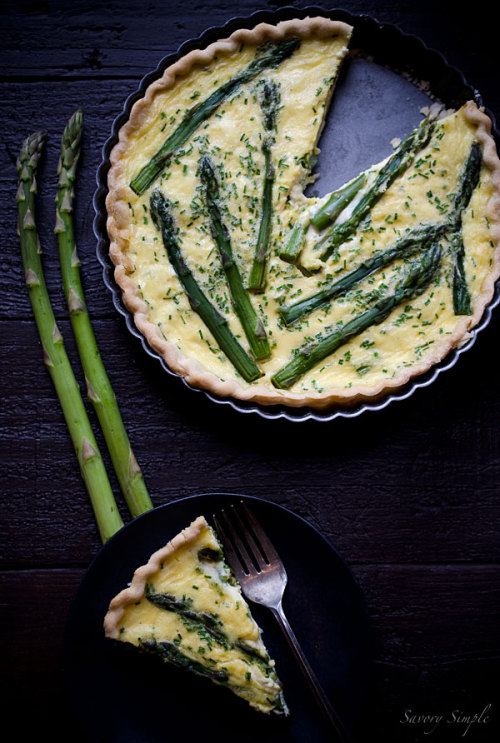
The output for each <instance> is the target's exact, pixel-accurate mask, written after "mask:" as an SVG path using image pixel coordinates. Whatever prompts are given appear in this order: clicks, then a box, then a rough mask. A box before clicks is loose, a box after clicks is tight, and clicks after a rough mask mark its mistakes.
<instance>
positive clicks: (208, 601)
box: [104, 516, 288, 714]
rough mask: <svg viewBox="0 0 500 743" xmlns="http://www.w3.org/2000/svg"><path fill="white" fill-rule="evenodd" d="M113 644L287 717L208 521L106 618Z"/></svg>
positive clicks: (151, 564) (178, 540)
mask: <svg viewBox="0 0 500 743" xmlns="http://www.w3.org/2000/svg"><path fill="white" fill-rule="evenodd" d="M104 632H105V635H106V637H108V638H110V639H112V640H117V641H121V642H125V643H130V644H132V645H135V646H136V647H137V648H139V649H140V650H142V651H146V652H150V653H154V654H156V655H157V656H159V657H160V658H161V659H162V660H164V661H166V662H167V663H172V664H174V665H176V666H179V667H181V668H184V669H187V670H189V671H192V672H193V673H195V674H198V675H200V676H203V677H205V678H207V679H210V680H211V681H213V682H214V683H216V684H221V685H223V686H226V687H227V688H228V689H231V691H232V692H234V693H235V694H236V695H237V696H239V697H242V698H243V699H245V700H246V701H247V702H248V703H249V704H250V705H251V706H252V707H254V708H255V709H257V710H260V711H261V712H264V713H270V712H275V713H279V714H288V709H287V706H286V703H285V701H284V698H283V691H282V685H281V683H280V681H279V679H278V677H277V674H276V671H275V668H274V665H275V664H274V661H273V660H271V658H270V657H269V654H268V652H267V650H266V648H265V646H264V643H263V641H262V637H261V630H260V629H259V626H258V625H257V623H256V622H255V620H254V618H253V617H252V615H251V613H250V609H249V606H248V604H247V602H246V601H245V599H244V597H243V595H242V592H241V588H240V586H239V584H238V583H237V581H236V579H235V578H234V576H233V574H232V572H231V570H230V569H229V567H228V565H227V564H226V562H225V561H224V556H223V552H222V547H221V544H220V542H219V541H218V539H217V537H216V535H215V533H214V531H213V529H212V528H211V527H210V525H209V524H208V523H207V521H206V519H205V518H204V517H203V516H199V517H198V518H197V519H195V520H194V521H193V522H192V523H191V524H190V525H189V526H188V527H187V528H186V529H184V530H183V531H182V532H180V533H179V534H178V535H177V536H175V537H174V538H173V539H172V540H171V541H170V542H168V543H167V544H166V545H165V546H164V547H163V548H161V549H159V550H158V551H156V552H155V553H154V554H153V555H151V557H150V559H149V561H148V562H147V564H146V565H143V566H141V567H139V568H138V569H137V570H136V571H135V573H134V576H133V579H132V582H131V583H130V585H129V586H128V587H127V588H125V589H124V590H122V591H121V592H120V593H119V594H118V595H117V596H115V597H114V598H113V599H112V601H111V603H110V606H109V609H108V612H107V614H106V616H105V618H104Z"/></svg>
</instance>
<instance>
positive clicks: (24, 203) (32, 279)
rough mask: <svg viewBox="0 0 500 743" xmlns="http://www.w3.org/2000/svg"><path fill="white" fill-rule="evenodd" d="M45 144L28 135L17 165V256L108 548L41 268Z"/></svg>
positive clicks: (110, 518)
mask: <svg viewBox="0 0 500 743" xmlns="http://www.w3.org/2000/svg"><path fill="white" fill-rule="evenodd" d="M44 143H45V133H44V132H37V133H35V134H32V135H31V136H29V137H28V138H27V139H26V140H25V142H24V144H23V146H22V148H21V151H20V154H19V158H18V161H17V171H18V177H19V187H18V191H17V202H18V219H19V237H20V242H21V253H22V259H23V265H24V271H25V277H26V285H27V287H28V292H29V297H30V301H31V305H32V308H33V314H34V317H35V321H36V325H37V328H38V333H39V336H40V340H41V343H42V348H43V357H44V361H45V365H46V367H47V370H48V372H49V374H50V377H51V379H52V382H53V384H54V387H55V390H56V393H57V396H58V398H59V401H60V404H61V407H62V410H63V413H64V417H65V420H66V423H67V426H68V429H69V433H70V435H71V440H72V443H73V446H74V448H75V452H76V455H77V458H78V463H79V465H80V471H81V474H82V477H83V480H84V482H85V485H86V488H87V491H88V494H89V497H90V500H91V503H92V507H93V509H94V513H95V517H96V521H97V524H98V528H99V533H100V535H101V539H102V541H103V542H106V541H107V540H108V539H109V537H111V536H112V535H113V534H114V533H115V532H116V531H118V530H119V529H120V528H121V527H122V526H123V523H122V519H121V517H120V514H119V512H118V508H117V505H116V502H115V499H114V496H113V492H112V489H111V485H110V483H109V479H108V476H107V473H106V469H105V467H104V463H103V460H102V458H101V454H100V452H99V448H98V446H97V443H96V440H95V437H94V434H93V431H92V428H91V425H90V422H89V419H88V416H87V412H86V410H85V406H84V403H83V400H82V397H81V393H80V389H79V386H78V383H77V381H76V379H75V376H74V373H73V370H72V368H71V364H70V361H69V358H68V355H67V353H66V350H65V346H64V342H63V338H62V335H61V333H60V332H59V329H58V327H57V324H56V320H55V317H54V312H53V310H52V305H51V303H50V298H49V294H48V291H47V287H46V284H45V278H44V273H43V267H42V260H41V249H40V244H39V239H38V233H37V227H36V221H35V194H36V180H35V176H36V170H37V166H38V162H39V158H40V155H41V153H42V150H43V146H44Z"/></svg>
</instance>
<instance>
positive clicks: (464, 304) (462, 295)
mask: <svg viewBox="0 0 500 743" xmlns="http://www.w3.org/2000/svg"><path fill="white" fill-rule="evenodd" d="M482 164H483V155H482V151H481V145H480V144H479V142H477V141H474V142H473V143H472V147H471V150H470V154H469V157H468V159H467V162H466V163H465V166H464V168H463V170H462V173H461V174H460V181H459V184H458V189H457V192H456V194H455V200H454V211H453V214H452V215H451V222H452V225H453V230H454V231H453V234H452V236H451V239H450V244H451V250H452V255H453V258H454V267H453V309H454V312H455V315H470V314H471V312H472V307H471V298H470V292H469V287H468V285H467V277H466V275H465V266H464V260H465V248H464V241H463V237H462V217H463V213H464V211H465V209H467V207H468V205H469V202H470V199H471V196H472V193H473V191H474V189H475V188H476V186H477V184H478V183H479V177H480V174H481V167H482Z"/></svg>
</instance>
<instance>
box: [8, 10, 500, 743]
mask: <svg viewBox="0 0 500 743" xmlns="http://www.w3.org/2000/svg"><path fill="white" fill-rule="evenodd" d="M281 5H283V3H282V2H255V0H239V2H237V3H236V4H235V3H234V2H228V0H218V1H217V2H215V0H208V2H206V3H202V2H198V0H182V2H181V0H166V2H165V1H163V2H158V0H154V1H147V2H145V3H142V4H140V3H137V2H135V3H132V2H128V1H127V0H121V2H116V1H115V0H108V2H107V3H97V2H89V1H88V0H87V1H86V2H82V1H81V0H75V1H74V2H72V3H65V2H62V1H61V0H58V1H54V2H50V1H48V2H47V1H44V0H40V2H37V1H36V0H29V1H28V0H16V1H15V2H14V0H4V2H3V4H2V10H1V19H0V28H1V32H0V33H1V70H0V75H1V106H2V118H1V122H2V147H1V151H0V157H1V159H2V166H1V170H0V189H1V192H0V193H1V199H2V209H1V210H0V221H1V225H2V271H1V274H0V288H1V293H2V301H1V305H0V329H1V333H2V365H1V370H2V376H1V399H2V404H1V409H0V421H1V423H0V432H1V441H2V452H1V457H2V494H3V503H2V562H1V566H0V571H1V572H0V577H1V581H2V599H1V603H2V613H1V620H2V625H1V643H2V649H1V651H0V658H1V659H2V664H3V666H4V674H3V677H4V680H5V684H4V690H3V691H2V701H3V702H5V703H6V710H7V717H5V716H4V718H3V724H2V727H3V729H4V730H7V723H6V720H7V719H8V718H11V721H12V724H13V726H14V734H13V736H11V737H12V738H13V739H14V740H16V741H25V740H26V741H28V740H29V741H35V740H41V739H42V738H43V737H47V739H48V740H51V741H59V740H61V741H63V740H64V741H68V740H71V741H73V743H77V741H80V740H82V741H83V740H84V738H83V735H82V734H81V732H80V727H79V723H78V721H77V720H76V719H75V718H74V715H73V713H72V711H71V709H70V705H69V702H68V699H67V696H66V691H65V689H64V686H63V681H62V673H61V650H62V641H63V632H64V627H65V622H66V617H67V613H68V608H69V605H70V601H71V598H72V597H73V595H74V594H75V592H76V590H77V588H78V586H79V583H80V581H81V579H82V578H83V576H84V574H85V571H86V569H87V567H88V565H89V563H90V562H91V560H92V559H93V557H94V556H95V555H96V554H97V552H98V551H99V549H100V546H101V544H100V540H99V536H98V532H97V528H96V525H95V522H94V519H93V515H92V511H91V507H90V505H89V502H88V498H87V495H86V492H85V490H84V487H83V484H82V481H81V479H80V475H79V472H78V468H77V465H76V460H75V457H74V453H73V449H72V446H71V443H70V440H69V436H68V433H67V429H66V427H65V423H64V420H63V418H62V414H61V411H60V408H59V406H58V403H57V400H56V398H55V393H54V390H53V387H52V384H51V382H50V379H49V376H48V374H47V372H46V370H45V369H44V367H43V363H42V355H41V350H40V344H39V341H38V338H37V334H36V330H35V325H34V322H33V319H32V314H31V308H30V304H29V301H28V296H27V292H26V288H25V285H24V278H23V270H22V265H21V259H20V251H19V245H18V239H17V236H16V228H15V224H16V205H15V191H16V173H15V159H16V156H17V153H18V151H19V148H20V145H21V143H22V141H23V139H24V138H25V137H26V136H27V135H28V134H29V133H31V132H32V131H34V130H35V129H39V128H45V129H46V130H47V131H48V134H49V140H48V148H47V155H46V157H45V158H44V161H43V165H42V168H41V172H40V178H39V192H40V193H39V207H38V215H39V229H40V237H41V241H42V245H43V247H44V253H45V255H44V261H45V269H46V278H47V282H48V287H49V291H50V294H51V297H52V299H53V302H54V306H55V311H56V315H57V319H58V322H59V323H60V327H61V330H62V332H63V335H64V337H65V340H66V343H67V346H68V349H69V353H70V356H71V357H72V358H73V359H76V354H75V348H74V345H73V340H72V335H71V328H70V326H69V323H68V319H67V312H66V309H65V306H64V302H63V299H62V295H61V288H60V276H59V269H58V261H57V259H56V252H55V251H56V246H55V242H54V236H53V233H52V224H53V195H54V186H55V168H56V163H57V157H58V147H59V141H60V135H61V132H62V128H63V125H64V123H65V122H66V120H67V119H68V118H69V116H70V115H71V113H72V112H73V111H74V110H75V109H76V108H77V107H78V106H80V105H82V106H83V109H84V115H85V135H84V143H83V155H82V160H81V167H80V171H79V178H78V193H77V208H76V215H75V219H76V230H77V236H78V248H79V252H80V257H81V259H82V263H83V267H82V272H83V281H84V284H85V290H86V292H87V299H88V305H89V309H90V312H91V315H92V318H93V320H94V327H95V331H96V335H97V338H98V342H99V345H100V348H101V352H102V356H103V359H104V362H105V364H106V367H107V369H108V372H109V375H110V377H111V380H112V383H113V386H114V389H115V392H116V395H117V397H118V400H119V402H120V405H121V409H122V412H123V417H124V419H125V423H126V425H127V428H128V431H129V434H130V437H131V440H132V442H133V447H134V450H135V453H136V456H137V458H138V460H139V462H140V463H141V466H142V469H143V471H144V473H145V476H146V479H147V483H148V486H149V489H150V492H151V494H152V498H153V500H154V503H155V505H160V504H166V503H169V502H171V501H173V500H175V499H177V498H179V497H182V496H186V495H191V494H196V493H199V492H212V491H213V492H217V491H230V492H237V493H238V492H240V493H249V494H253V495H257V496H261V497H264V498H268V499H270V500H271V501H274V502H276V503H279V504H282V505H284V506H287V507H289V508H290V509H292V510H293V511H295V512H296V513H297V514H299V515H301V516H303V517H305V518H307V519H308V520H309V521H310V522H311V523H312V524H313V525H314V526H315V527H317V528H318V529H320V531H321V532H322V533H323V534H324V535H325V537H327V539H329V540H330V541H331V543H332V544H333V545H334V546H335V547H336V548H337V550H338V551H339V552H340V554H341V555H342V556H343V557H344V558H345V560H346V561H347V563H348V564H349V566H350V568H351V569H352V572H353V574H354V576H355V578H356V579H357V581H358V582H359V584H360V586H361V588H362V590H363V592H364V595H365V597H366V602H367V606H368V610H369V614H370V618H371V622H372V627H373V633H374V638H375V651H374V683H373V688H372V689H371V691H370V695H369V699H368V702H367V707H366V710H365V712H364V715H363V719H362V720H361V722H360V726H359V731H358V739H359V740H360V741H371V740H374V739H376V740H384V741H391V742H392V741H402V742H404V743H406V742H410V741H423V740H428V739H432V740H436V741H440V742H441V741H445V740H451V741H460V740H462V739H463V738H465V740H468V741H494V740H499V739H500V738H499V737H498V736H499V734H500V723H499V720H500V698H499V690H500V684H499V677H500V639H499V632H498V629H499V625H500V623H499V619H500V605H499V577H500V576H499V573H500V571H499V565H498V560H499V557H500V550H499V530H498V520H499V516H500V499H499V497H498V496H499V493H498V483H499V480H500V456H499V448H498V444H499V440H498V431H499V426H498V420H499V415H500V397H499V395H498V363H497V362H496V361H495V360H494V354H495V351H496V350H497V345H498V343H497V337H498V331H499V330H500V313H499V312H498V311H497V312H496V313H495V315H494V317H493V320H492V322H491V323H490V325H489V326H488V327H487V328H486V329H485V330H484V331H483V332H482V333H480V335H479V337H478V340H477V342H476V344H475V345H474V347H473V348H472V349H471V350H470V351H469V352H467V354H465V355H463V356H462V357H461V358H460V360H459V363H458V364H457V365H456V366H455V367H454V368H452V369H451V370H449V371H447V372H445V373H443V374H441V375H440V376H439V377H438V379H437V380H436V382H435V383H434V384H433V385H432V386H430V387H428V388H425V389H421V390H419V391H418V392H417V393H416V394H415V395H414V396H413V397H411V398H410V399H408V400H406V401H404V402H396V403H394V404H392V405H390V406H389V407H388V408H386V409H385V410H383V411H380V412H377V413H373V412H370V413H366V414H364V415H363V416H361V417H359V418H355V419H352V420H342V419H340V420H336V421H333V422H330V423H316V422H314V421H311V422H306V423H300V424H297V423H290V422H287V421H286V420H276V421H268V420H263V419H261V418H259V417H258V416H257V415H255V414H252V415H245V416H243V415H241V414H239V413H237V412H235V411H233V410H232V409H231V408H229V407H227V406H218V405H214V403H212V402H211V401H209V400H207V399H206V398H205V397H204V396H203V395H202V394H197V393H193V392H191V391H189V390H188V389H186V388H185V387H184V385H183V384H182V383H181V382H179V381H178V380H176V379H174V378H172V377H170V376H168V375H166V374H165V372H164V371H163V370H162V369H161V367H160V365H159V364H158V363H157V362H156V361H155V360H153V359H151V358H150V357H149V356H147V355H146V354H145V353H144V351H143V349H142V347H141V345H140V343H139V342H138V341H137V339H135V338H133V337H131V335H130V334H129V332H128V331H127V329H126V327H125V323H124V320H123V318H122V317H121V316H119V315H118V314H117V312H116V311H115V309H114V307H113V304H112V301H111V296H110V294H109V292H108V291H107V290H106V289H105V287H104V284H103V279H102V273H101V267H100V265H99V263H98V260H97V258H96V252H95V249H96V240H95V237H94V234H93V230H92V222H93V217H94V213H93V207H92V196H93V192H94V189H95V174H96V170H97V168H98V165H99V162H100V158H101V148H102V146H103V144H104V142H105V141H106V139H107V137H108V136H109V133H110V129H111V124H112V121H113V119H114V118H115V116H117V115H118V113H119V112H120V110H121V108H122V104H123V102H124V100H125V99H126V97H127V96H128V95H129V94H131V93H132V92H133V91H134V90H135V89H136V87H137V84H138V81H139V80H140V79H141V78H142V76H143V75H145V74H146V73H147V72H149V71H150V70H151V69H153V68H154V67H155V66H156V64H157V63H158V62H159V60H160V59H161V58H162V57H163V56H165V55H166V54H169V53H173V52H175V51H176V50H177V48H178V47H179V45H180V44H181V43H183V42H184V41H185V40H186V39H188V38H191V37H194V36H197V35H199V34H200V33H201V32H202V31H203V30H204V29H205V28H207V27H208V26H210V25H222V24H223V23H225V22H226V21H227V20H229V19H230V18H231V17H233V16H234V15H242V16H246V15H249V14H250V13H252V12H254V11H255V10H265V9H271V10H272V9H275V8H277V7H279V6H281ZM306 5H307V3H304V2H297V3H296V6H297V7H306ZM342 7H344V8H345V9H346V10H348V11H351V12H353V13H367V14H370V15H372V16H375V17H376V18H378V19H379V20H380V21H382V22H388V23H389V22H390V23H395V24H397V25H398V26H399V27H400V28H401V29H402V30H403V31H405V32H407V33H412V34H416V35H418V36H420V37H421V38H422V39H423V40H424V41H425V42H426V43H427V44H428V45H429V46H430V47H433V48H436V49H439V50H440V51H441V52H442V53H444V54H445V55H446V57H447V59H448V61H449V62H450V63H451V64H453V65H456V66H458V67H459V68H460V69H461V70H462V72H463V73H464V75H465V77H466V79H467V80H468V81H469V83H470V84H471V85H473V86H474V87H476V88H477V89H478V90H480V92H481V93H482V96H483V100H484V102H485V104H486V105H487V107H488V108H489V109H490V110H491V111H492V112H493V113H495V114H496V115H500V86H499V84H498V50H497V48H498V38H497V37H498V31H497V30H496V25H497V24H496V23H493V22H492V19H491V17H490V18H489V17H488V14H487V10H486V9H487V7H488V3H486V2H484V0H480V1H479V2H476V3H474V4H471V11H472V13H473V15H472V17H470V16H468V15H465V14H464V13H460V12H459V11H458V9H457V5H456V3H451V2H444V3H439V4H435V3H433V2H431V1H430V0H422V1H421V2H416V1H415V2H408V1H401V2H398V3H395V2H389V0H385V1H384V0H380V2H376V1H375V0H365V2H363V1H362V0H360V1H353V2H344V3H343V6H342ZM75 369H76V372H77V376H78V379H79V380H80V381H81V373H80V369H79V367H78V366H76V365H75ZM90 416H91V420H94V419H93V417H92V416H93V412H92V411H91V410H90ZM99 441H101V439H99ZM113 484H114V486H115V489H116V490H117V488H116V483H115V482H114V481H113ZM123 515H124V518H125V519H126V518H127V516H126V513H125V511H124V512H123ZM489 705H491V707H489ZM483 711H485V712H484V714H483V717H482V722H481V723H474V724H472V725H471V726H470V727H469V728H467V727H466V726H465V725H464V724H459V723H458V722H455V723H453V722H451V721H452V720H453V719H454V717H453V715H454V713H455V712H457V713H460V714H462V715H474V714H478V715H479V714H480V713H481V712H483ZM424 714H440V715H442V716H443V721H442V723H441V724H439V725H437V726H432V725H431V726H430V725H429V724H428V725H427V726H426V725H424V724H423V723H422V722H421V721H419V720H417V719H416V718H414V717H412V715H424ZM446 720H448V722H446ZM430 728H432V732H431V731H430ZM188 740H189V736H188ZM144 743H146V742H144ZM224 743H226V742H224ZM305 743H307V742H306V741H305Z"/></svg>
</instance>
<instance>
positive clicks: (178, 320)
mask: <svg viewBox="0 0 500 743" xmlns="http://www.w3.org/2000/svg"><path fill="white" fill-rule="evenodd" d="M352 30H353V29H352V27H351V26H349V25H347V24H345V23H343V22H339V21H335V20H331V19H329V18H323V17H314V18H305V19H297V20H291V21H284V22H282V23H279V24H277V25H275V26H274V25H270V24H260V25H258V26H256V27H255V28H254V29H250V30H249V29H239V30H237V31H235V32H234V33H233V34H232V35H231V36H230V37H229V38H227V39H224V40H220V41H219V42H217V43H214V44H212V45H210V46H208V47H207V48H206V49H199V50H196V51H193V52H190V53H189V54H187V55H186V56H184V57H182V58H181V59H180V60H178V61H177V62H175V63H174V64H172V65H171V66H170V67H168V68H167V69H166V70H165V72H164V74H163V76H162V77H161V78H160V79H158V80H156V81H155V82H153V83H152V84H151V85H150V86H149V87H148V89H147V91H146V93H145V95H144V97H143V98H142V99H140V100H139V101H137V102H136V103H135V104H134V106H133V107H132V110H131V114H130V117H129V119H128V120H127V122H126V123H125V124H124V125H123V126H122V128H121V130H120V133H119V140H118V142H117V144H116V145H115V146H114V148H113V150H112V152H111V157H110V160H111V165H110V170H109V174H108V186H109V187H108V195H107V200H106V205H107V212H108V219H107V229H108V234H109V238H110V256H111V259H112V261H113V264H114V273H115V279H116V282H117V284H118V286H119V287H120V289H121V292H122V295H123V301H124V304H125V305H126V307H127V308H128V309H129V310H130V312H131V313H132V314H133V317H134V320H135V323H136V325H137V327H138V329H139V330H140V332H141V333H142V334H143V335H144V337H145V338H146V339H147V342H148V343H149V345H150V347H151V348H152V349H153V350H154V351H155V352H156V353H158V354H159V355H160V356H161V357H162V358H163V359H164V360H165V362H166V364H167V365H168V367H169V368H170V369H171V370H172V371H173V372H174V373H176V374H178V375H180V376H182V377H184V379H185V380H186V381H187V383H188V384H190V385H191V386H193V387H196V388H202V389H205V390H209V391H210V392H213V393H215V394H217V395H219V396H222V397H232V398H235V399H239V400H246V401H251V402H257V403H259V404H263V405H274V404H282V405H286V406H293V407H301V406H308V407H312V408H317V409H321V408H329V407H332V406H339V407H343V406H349V405H355V404H358V403H360V402H367V401H368V402H369V401H373V400H378V399H380V398H382V397H383V396H385V395H387V394H388V393H389V392H391V391H394V390H397V389H399V388H401V387H403V386H404V385H406V384H407V383H408V382H409V381H410V380H411V379H413V378H414V377H416V376H417V375H420V374H422V373H423V372H425V371H427V370H429V369H430V368H431V367H433V366H434V365H435V364H437V363H438V362H440V361H441V360H443V359H444V358H445V357H446V356H447V355H448V353H449V352H450V351H451V350H452V349H454V348H457V347H459V346H461V345H463V344H464V343H465V342H466V341H467V340H468V339H469V338H470V334H471V331H472V329H473V328H474V327H475V326H476V325H477V324H478V323H479V321H480V319H481V317H482V315H483V313H484V310H485V307H486V306H487V304H488V303H489V302H490V301H491V299H492V297H493V294H494V288H495V282H496V280H497V278H498V277H499V275H500V251H499V239H500V202H499V199H500V195H499V193H500V161H499V159H498V156H497V152H496V147H495V142H494V138H493V136H492V123H491V121H490V119H489V118H488V116H487V115H486V113H485V112H484V111H483V110H482V109H480V108H479V107H478V106H477V105H476V103H475V102H474V101H468V102H466V103H465V104H464V105H463V106H461V107H460V108H458V109H456V110H449V109H445V108H444V107H443V106H441V105H440V104H439V102H436V103H435V104H432V105H430V106H429V108H428V110H425V111H422V121H421V123H420V124H419V126H418V127H417V128H416V129H415V130H414V131H413V132H410V133H409V134H408V136H407V137H406V138H405V139H403V140H402V141H393V140H391V142H392V144H393V150H392V152H391V154H390V155H389V156H388V157H386V158H385V159H384V160H383V161H382V162H378V163H375V164H373V165H372V166H371V167H370V168H368V169H367V170H366V171H365V172H362V173H359V174H358V175H357V176H356V177H355V178H353V179H352V180H351V181H349V182H348V183H346V184H345V185H343V186H342V187H341V188H339V189H338V190H337V191H335V192H333V193H329V194H325V195H323V196H321V197H310V196H307V195H306V187H307V185H308V184H309V183H310V182H311V180H312V179H313V178H314V166H315V163H316V160H317V156H318V153H319V148H318V143H319V138H320V135H321V131H322V128H323V126H324V123H325V121H326V117H327V115H328V110H329V104H330V101H331V98H332V94H333V91H334V87H335V83H336V80H337V79H338V75H339V71H340V70H341V68H342V65H344V64H348V52H349V44H350V39H351V34H352ZM402 105H404V103H403V102H402ZM366 115H367V116H369V115H370V112H369V110H368V109H367V112H366ZM388 139H390V135H388Z"/></svg>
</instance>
